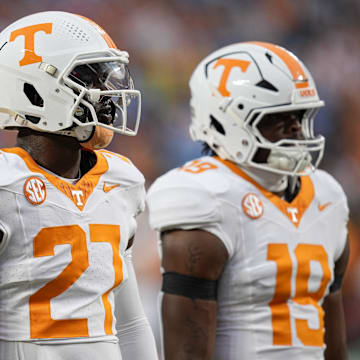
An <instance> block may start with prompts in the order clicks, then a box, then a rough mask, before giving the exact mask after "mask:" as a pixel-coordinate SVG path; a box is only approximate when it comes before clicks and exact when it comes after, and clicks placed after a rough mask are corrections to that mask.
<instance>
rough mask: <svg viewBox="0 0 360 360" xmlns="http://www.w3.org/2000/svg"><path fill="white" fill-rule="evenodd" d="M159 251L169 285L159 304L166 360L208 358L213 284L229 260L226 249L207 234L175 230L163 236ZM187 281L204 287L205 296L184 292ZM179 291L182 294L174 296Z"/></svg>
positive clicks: (212, 327)
mask: <svg viewBox="0 0 360 360" xmlns="http://www.w3.org/2000/svg"><path fill="white" fill-rule="evenodd" d="M162 248H163V260H162V266H163V267H164V270H165V275H164V276H165V277H164V281H165V282H168V285H167V286H168V289H167V286H166V288H165V289H164V290H165V291H164V292H165V293H164V298H163V302H162V316H163V319H164V323H163V327H164V329H163V330H164V346H165V359H166V360H168V359H171V360H176V359H179V360H180V359H181V360H185V359H189V360H190V359H191V360H207V359H211V356H212V352H213V348H214V342H215V330H216V281H217V280H218V279H219V277H220V276H221V273H222V271H223V269H224V265H225V263H226V261H227V258H228V255H227V251H226V249H225V246H224V245H223V243H222V242H221V241H220V240H219V239H218V238H217V237H216V236H214V235H212V234H210V233H209V232H206V231H201V230H191V231H184V230H174V231H167V232H164V233H163V234H162ZM174 273H175V274H177V275H175V276H178V278H176V277H174ZM167 276H169V278H168V279H166V277H167ZM187 281H188V282H189V284H190V282H191V281H193V282H195V283H197V284H199V287H202V286H204V288H205V287H207V288H208V293H207V292H206V290H205V289H203V291H202V292H203V296H201V294H198V293H197V292H196V288H195V287H193V288H192V289H188V290H186V288H187V285H186V282H187ZM202 284H203V285H202ZM199 290H200V289H199ZM181 291H182V292H183V295H179V294H174V293H180V292H181ZM191 291H193V294H191ZM169 292H173V293H169ZM212 292H213V294H211V293H212Z"/></svg>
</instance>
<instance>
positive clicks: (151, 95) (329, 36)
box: [0, 0, 360, 359]
mask: <svg viewBox="0 0 360 360" xmlns="http://www.w3.org/2000/svg"><path fill="white" fill-rule="evenodd" d="M45 10H63V11H69V12H73V13H77V14H81V15H84V16H86V17H89V18H91V19H93V20H94V21H96V22H97V23H98V24H99V25H101V26H102V27H104V29H105V30H106V31H107V32H108V33H109V35H110V36H111V37H112V38H113V40H114V41H115V43H116V44H117V46H118V47H119V48H120V49H123V50H127V51H128V52H129V53H130V70H131V73H132V75H133V78H134V80H135V85H136V88H138V89H139V90H141V91H142V95H143V109H142V120H141V125H140V130H139V134H138V136H137V137H135V138H127V137H124V136H116V137H115V139H114V141H113V142H112V144H111V146H110V150H112V151H115V152H119V153H121V154H123V155H125V156H127V157H129V158H130V159H132V161H133V162H134V163H135V165H136V166H137V167H139V168H140V169H141V170H142V172H143V173H144V174H145V177H146V180H147V187H148V186H149V185H150V184H151V183H152V182H153V181H154V180H155V178H156V177H158V176H159V175H161V174H163V173H164V172H166V171H167V170H169V169H170V168H173V167H177V166H180V165H181V164H183V162H185V161H187V160H190V159H191V158H192V157H197V156H199V155H200V151H201V146H200V145H198V144H195V143H193V142H192V141H191V140H190V137H189V135H188V124H189V120H190V111H189V106H188V101H189V90H188V79H189V77H190V74H191V72H192V71H193V69H194V68H195V66H196V65H197V63H198V62H199V61H200V60H201V59H202V58H203V57H205V56H206V55H208V54H209V53H210V52H212V51H214V50H215V49H217V48H219V47H222V46H225V45H228V44H230V43H234V42H240V41H248V40H258V41H268V42H274V43H276V44H279V45H281V46H284V47H286V48H288V49H290V50H292V51H294V52H295V54H297V55H298V56H299V58H300V59H302V60H303V61H304V63H305V64H306V65H307V67H308V68H309V69H310V71H311V72H312V74H313V77H314V79H315V81H316V83H317V87H318V91H319V94H320V97H321V98H322V99H323V100H325V102H326V107H325V108H323V109H322V110H321V111H320V112H319V114H318V116H317V118H316V128H317V132H320V133H322V134H323V135H325V137H326V153H325V157H324V159H323V162H322V164H321V168H323V169H326V170H328V171H329V172H331V173H332V174H333V175H334V176H335V178H336V179H337V180H338V181H340V182H341V184H342V185H343V187H344V189H345V192H346V193H347V196H348V199H349V204H350V209H351V220H350V224H349V230H350V241H351V258H350V263H349V266H348V272H347V276H346V279H345V284H344V303H345V313H346V322H347V334H348V342H349V349H350V351H351V359H360V311H359V305H358V304H359V303H360V141H357V140H358V137H359V138H360V95H359V94H360V22H359V18H360V1H359V0H342V1H328V0H317V1H313V0H302V1H293V0H258V1H251V0H152V1H148V0H121V1H119V0H57V1H53V0H11V1H9V0H1V1H0V28H1V29H3V28H4V27H6V26H7V25H8V24H10V23H11V22H13V21H14V20H16V19H18V18H20V17H23V16H25V15H28V14H31V13H34V12H38V11H45ZM14 144H15V134H14V133H13V132H1V133H0V147H6V146H13V145H14ZM134 262H135V265H136V271H137V275H138V281H139V285H140V290H141V296H142V299H143V303H144V306H145V310H146V312H147V314H148V316H149V319H150V322H151V325H152V327H153V329H154V333H155V336H156V338H157V341H158V342H159V319H158V315H157V314H158V304H157V293H158V290H159V288H160V280H161V278H160V273H159V264H160V261H159V256H158V253H157V240H156V235H155V234H154V233H153V232H152V231H151V230H150V229H149V226H148V223H147V214H146V213H145V214H143V215H141V216H140V218H139V232H138V234H137V239H136V242H135V251H134Z"/></svg>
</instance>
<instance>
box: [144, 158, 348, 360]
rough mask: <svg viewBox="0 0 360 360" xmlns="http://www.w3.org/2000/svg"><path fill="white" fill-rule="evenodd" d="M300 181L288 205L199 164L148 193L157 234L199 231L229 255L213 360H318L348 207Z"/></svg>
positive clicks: (215, 165)
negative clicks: (210, 236)
mask: <svg viewBox="0 0 360 360" xmlns="http://www.w3.org/2000/svg"><path fill="white" fill-rule="evenodd" d="M300 181H301V187H300V191H299V193H298V195H297V196H296V197H295V199H293V201H292V202H291V203H288V202H286V201H285V200H282V199H281V198H280V197H278V196H276V195H274V194H273V193H271V192H269V191H267V190H265V189H264V188H262V187H261V186H260V185H258V184H257V183H255V182H254V181H253V180H252V179H251V178H250V177H249V176H248V175H246V174H245V173H244V172H243V171H242V170H241V169H240V168H239V167H238V166H236V165H235V164H234V163H231V162H229V161H224V160H221V159H220V158H218V157H203V158H200V159H196V160H194V161H192V162H189V163H187V164H185V166H183V167H180V168H177V169H174V170H171V171H170V172H168V173H167V174H165V175H163V176H162V177H160V178H159V179H158V180H157V181H156V182H155V183H154V184H153V185H152V186H151V188H150V190H149V192H148V197H147V202H148V206H149V210H150V224H151V226H152V227H153V228H154V229H156V230H157V231H158V232H161V231H164V230H167V229H184V230H189V229H203V230H205V231H208V232H210V233H212V234H214V235H216V236H217V237H218V238H219V239H220V240H221V241H222V242H223V243H224V245H225V247H226V249H227V251H228V254H229V260H228V262H227V264H226V266H225V269H224V272H223V274H222V276H221V278H220V281H219V285H218V313H217V329H216V344H215V350H214V356H213V358H214V359H222V360H235V359H239V358H243V359H254V360H260V359H261V360H265V359H266V360H275V359H276V360H288V359H292V360H303V359H308V360H313V359H314V360H315V359H323V356H324V355H323V353H324V347H325V345H324V312H323V309H322V307H321V305H322V302H323V299H324V297H325V296H326V295H327V294H328V292H329V286H330V285H331V283H332V281H333V279H334V264H335V262H336V260H337V259H338V258H339V257H340V256H341V254H342V252H343V250H344V247H345V244H346V238H347V229H346V225H347V219H348V206H347V200H346V197H345V194H344V192H343V190H342V189H341V187H340V185H339V184H338V183H337V182H336V181H335V180H334V179H333V178H332V177H331V176H330V175H329V174H327V173H326V172H324V171H321V170H316V171H315V172H314V173H312V174H311V175H309V176H301V177H300ZM209 266H211V265H210V264H209Z"/></svg>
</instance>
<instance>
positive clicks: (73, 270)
mask: <svg viewBox="0 0 360 360" xmlns="http://www.w3.org/2000/svg"><path fill="white" fill-rule="evenodd" d="M89 228H90V241H91V242H108V243H110V245H111V247H112V252H113V266H114V271H115V281H114V285H113V286H112V287H111V288H110V289H109V290H108V291H107V292H106V293H105V294H103V296H102V300H103V304H104V308H105V322H104V330H105V333H106V334H107V335H109V334H112V323H113V316H112V310H111V306H110V303H109V300H108V294H109V292H110V291H111V290H112V289H113V288H114V287H116V286H118V285H119V284H120V283H121V281H122V279H123V272H122V260H121V257H120V253H119V245H120V227H119V225H101V224H90V225H89ZM64 244H69V245H71V255H72V260H71V262H70V263H69V264H68V265H67V266H66V267H65V268H64V270H63V271H62V272H61V273H60V274H59V275H58V276H57V277H56V278H55V279H53V280H51V281H49V282H48V283H47V284H46V285H44V286H43V287H42V288H40V289H39V290H38V291H37V292H36V293H35V294H33V295H31V296H30V300H29V307H30V336H31V338H32V339H43V338H69V337H70V338H73V337H88V336H89V332H88V325H87V319H86V318H85V319H64V320H53V319H52V318H51V309H50V300H51V299H52V298H54V297H56V296H58V295H60V294H61V293H63V292H64V291H66V290H67V289H68V288H69V287H70V286H71V285H72V284H73V283H75V282H76V281H77V280H78V279H79V277H80V276H81V275H82V274H83V272H84V271H85V270H86V269H87V268H88V267H89V256H88V249H87V245H86V234H85V231H84V230H83V229H82V228H81V227H80V226H78V225H68V226H56V227H49V228H45V229H42V230H41V231H40V232H39V233H38V234H37V235H36V236H35V238H34V256H35V257H41V256H54V255H55V252H54V247H55V246H56V245H64Z"/></svg>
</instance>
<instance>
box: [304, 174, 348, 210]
mask: <svg viewBox="0 0 360 360" xmlns="http://www.w3.org/2000/svg"><path fill="white" fill-rule="evenodd" d="M310 177H311V180H312V181H313V184H314V188H315V193H316V195H317V197H319V198H320V199H322V200H326V201H331V202H333V203H334V205H335V204H336V203H339V202H344V203H347V197H346V195H345V192H344V190H343V188H342V186H341V185H340V183H339V182H338V181H337V180H336V179H335V178H334V177H333V176H332V175H330V174H329V173H328V172H326V171H324V170H320V169H317V170H316V171H315V172H314V173H313V174H311V175H310Z"/></svg>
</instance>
